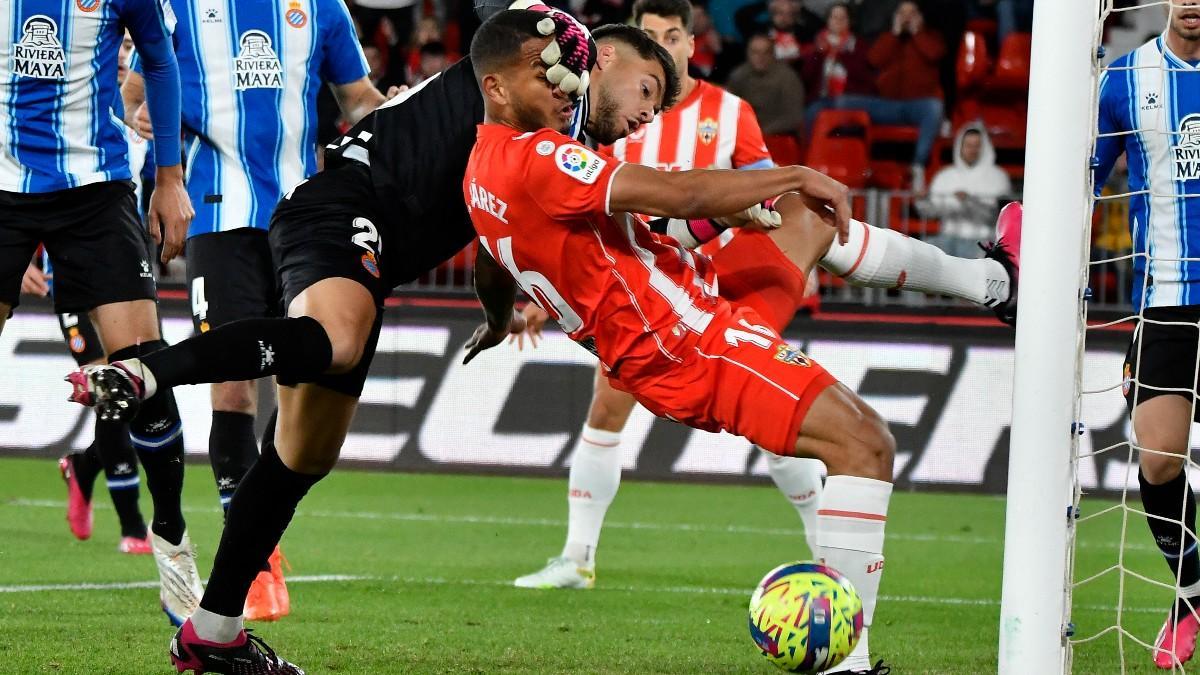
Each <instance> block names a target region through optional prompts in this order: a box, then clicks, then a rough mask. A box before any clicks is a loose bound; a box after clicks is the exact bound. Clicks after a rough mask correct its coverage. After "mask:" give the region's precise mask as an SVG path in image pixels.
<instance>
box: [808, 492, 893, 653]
mask: <svg viewBox="0 0 1200 675" xmlns="http://www.w3.org/2000/svg"><path fill="white" fill-rule="evenodd" d="M891 497H892V484H891V483H887V482H884V481H881V480H874V479H871V478H858V477H856V476H830V477H829V478H827V479H825V491H824V492H823V493H822V495H821V509H820V510H819V511H818V512H817V519H818V521H819V522H820V525H819V530H818V532H817V545H818V550H819V551H820V555H821V557H822V558H823V559H824V560H825V564H827V565H829V566H830V567H832V568H834V569H836V570H837V571H839V572H841V573H842V574H844V575H846V578H848V579H850V582H851V583H853V584H854V588H855V589H857V590H858V595H859V597H860V598H862V603H863V626H864V628H863V634H862V638H861V642H859V645H858V647H856V648H855V650H854V651H853V652H852V653H851V654H850V656H849V657H847V658H846V660H845V661H843V662H842V663H840V664H838V666H837V667H836V668H834V669H833V670H829V671H826V672H829V673H840V672H845V671H850V670H866V669H869V668H870V667H871V657H870V654H869V651H868V647H867V628H868V627H870V625H871V621H872V619H873V618H874V616H875V602H876V600H877V599H878V598H879V579H880V577H882V576H883V530H884V526H885V525H886V524H887V509H888V501H889V500H890V499H891Z"/></svg>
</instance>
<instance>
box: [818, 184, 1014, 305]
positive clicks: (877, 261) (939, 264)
mask: <svg viewBox="0 0 1200 675" xmlns="http://www.w3.org/2000/svg"><path fill="white" fill-rule="evenodd" d="M1021 220H1022V218H1021V207H1020V204H1016V203H1013V204H1009V205H1008V206H1006V207H1005V208H1004V209H1003V210H1002V211H1001V212H1000V217H999V219H998V220H997V225H996V227H997V239H996V242H995V243H994V244H993V245H991V247H990V248H989V249H988V251H987V254H986V255H985V256H984V257H982V258H970V259H968V258H956V257H954V256H951V255H947V254H946V253H945V252H944V251H942V250H941V249H939V248H937V247H936V246H933V245H932V244H929V243H927V242H923V241H920V240H918V239H912V238H910V237H907V236H905V235H903V234H901V233H900V232H897V231H895V230H889V229H885V228H879V227H872V226H870V225H868V224H866V223H863V222H861V221H857V220H851V221H850V238H849V241H847V242H846V243H845V244H840V243H838V242H837V241H836V240H834V239H831V243H830V245H829V247H828V249H827V250H826V251H825V252H824V254H823V255H822V257H821V260H820V265H821V267H823V268H825V269H826V270H829V271H830V272H832V273H833V274H836V275H837V276H839V277H842V278H843V279H845V280H846V281H848V282H849V283H851V284H853V285H855V286H866V287H869V288H902V289H905V290H911V291H918V292H921V293H929V294H933V295H949V296H952V297H955V298H961V299H963V300H967V301H970V302H973V303H975V304H978V305H982V306H984V307H989V308H991V309H992V310H993V311H995V312H996V315H997V317H998V318H1000V320H1001V321H1004V322H1006V323H1010V324H1011V323H1013V322H1015V321H1016V302H1017V276H1018V271H1019V268H1020V258H1019V256H1020V238H1021Z"/></svg>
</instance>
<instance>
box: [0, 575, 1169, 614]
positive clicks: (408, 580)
mask: <svg viewBox="0 0 1200 675" xmlns="http://www.w3.org/2000/svg"><path fill="white" fill-rule="evenodd" d="M287 581H288V583H332V582H339V581H346V582H355V581H371V582H376V583H379V582H383V583H392V584H397V585H402V586H486V587H491V588H512V582H511V581H507V580H501V579H447V578H445V577H402V576H391V577H389V576H372V575H359V574H312V575H297V576H294V577H288V578H287ZM140 588H158V582H157V581H117V582H112V583H82V584H26V585H16V586H0V593H65V592H76V591H123V590H130V589H140ZM593 590H594V591H599V592H608V593H671V594H684V595H732V596H742V597H746V598H749V597H750V593H751V591H750V590H749V589H745V588H728V587H720V586H628V585H626V586H598V587H596V588H595V589H593ZM520 592H522V593H527V594H528V593H539V592H542V593H548V592H556V591H553V590H546V591H536V590H535V591H529V590H527V589H522V590H521V591H520ZM879 601H880V602H885V603H886V602H894V603H904V604H921V605H952V606H960V607H963V606H969V607H999V606H1000V601H999V600H995V599H992V598H940V597H934V596H926V595H881V596H879ZM1075 609H1076V610H1085V611H1097V612H1112V611H1115V610H1116V607H1111V606H1107V605H1077V606H1076V607H1075ZM1124 611H1127V612H1137V613H1151V614H1159V613H1161V612H1162V608H1161V607H1125V610H1124Z"/></svg>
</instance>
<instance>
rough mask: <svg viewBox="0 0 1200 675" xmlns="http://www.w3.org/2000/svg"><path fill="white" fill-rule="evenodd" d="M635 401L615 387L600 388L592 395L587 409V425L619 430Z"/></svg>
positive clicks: (623, 426)
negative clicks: (590, 403)
mask: <svg viewBox="0 0 1200 675" xmlns="http://www.w3.org/2000/svg"><path fill="white" fill-rule="evenodd" d="M634 405H636V402H635V401H634V400H633V397H632V396H630V395H628V394H626V393H625V392H622V391H617V390H615V389H600V390H597V391H596V392H595V393H594V394H593V395H592V405H591V407H590V408H589V409H588V421H587V423H588V426H590V427H592V428H594V429H603V430H605V431H615V432H620V431H621V430H622V429H624V428H625V422H627V421H628V420H629V414H630V413H631V412H633V407H634Z"/></svg>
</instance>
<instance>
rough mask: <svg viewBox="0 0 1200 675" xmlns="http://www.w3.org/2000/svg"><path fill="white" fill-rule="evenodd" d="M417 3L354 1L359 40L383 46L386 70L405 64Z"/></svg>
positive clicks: (390, 0) (413, 1)
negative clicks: (385, 53) (384, 46)
mask: <svg viewBox="0 0 1200 675" xmlns="http://www.w3.org/2000/svg"><path fill="white" fill-rule="evenodd" d="M416 4H417V0H354V5H353V6H352V7H351V13H352V14H353V16H354V20H355V21H356V22H358V29H359V32H360V33H361V35H360V37H361V38H362V41H363V42H368V43H371V44H380V45H381V46H382V45H386V47H387V58H386V59H385V63H386V68H387V69H388V70H393V71H394V70H395V69H396V68H398V67H400V66H401V64H403V63H404V56H405V54H406V52H407V49H408V38H409V36H410V35H412V31H413V19H414V13H415V9H416ZM385 19H386V20H387V22H386V24H385V23H384V20H385Z"/></svg>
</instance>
